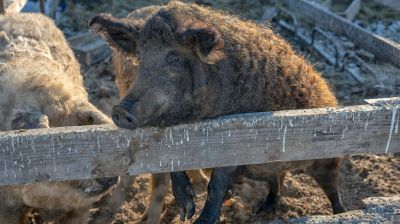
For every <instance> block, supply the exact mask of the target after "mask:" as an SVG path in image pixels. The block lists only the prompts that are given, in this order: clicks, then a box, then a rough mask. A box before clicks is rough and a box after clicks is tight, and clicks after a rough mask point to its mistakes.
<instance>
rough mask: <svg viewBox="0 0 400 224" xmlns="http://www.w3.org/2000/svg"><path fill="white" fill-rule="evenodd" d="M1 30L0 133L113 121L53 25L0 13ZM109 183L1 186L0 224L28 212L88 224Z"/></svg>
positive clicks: (30, 16)
mask: <svg viewBox="0 0 400 224" xmlns="http://www.w3.org/2000/svg"><path fill="white" fill-rule="evenodd" d="M0 30H1V31H0V42H1V43H2V44H1V45H0V130H1V131H6V130H12V129H20V128H23V129H30V128H48V127H60V126H78V125H91V124H111V123H112V121H111V119H110V118H108V117H107V116H106V115H104V114H103V113H101V112H100V111H99V110H98V109H97V108H96V107H95V106H93V105H92V104H91V103H90V102H89V100H88V94H87V92H86V90H85V88H84V86H83V79H82V75H81V73H80V66H79V63H78V62H77V61H76V59H75V56H74V54H73V52H72V50H71V49H70V48H69V46H68V43H67V41H66V40H65V38H64V35H63V34H62V32H61V31H60V30H59V29H58V28H57V27H56V26H55V24H54V22H53V21H51V20H50V19H48V18H47V17H45V16H43V15H41V14H22V13H21V14H19V13H18V14H11V13H10V14H7V15H0ZM110 181H111V182H107V180H104V179H97V180H95V179H92V180H82V181H65V182H48V183H46V182H43V183H31V184H25V185H18V186H4V187H0V201H1V203H0V223H10V224H14V223H25V222H26V221H27V219H26V213H27V212H30V211H34V212H38V213H39V214H40V216H41V217H48V218H49V219H51V220H53V221H59V222H61V223H86V221H87V216H88V214H89V213H88V212H89V209H90V208H91V205H92V204H93V203H94V202H95V201H97V200H99V199H100V198H101V197H102V196H103V195H105V194H107V193H108V192H109V191H110V190H111V189H112V188H111V187H110V186H111V185H113V184H115V179H110ZM58 219H62V220H58Z"/></svg>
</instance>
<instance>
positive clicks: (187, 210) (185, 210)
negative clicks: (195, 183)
mask: <svg viewBox="0 0 400 224" xmlns="http://www.w3.org/2000/svg"><path fill="white" fill-rule="evenodd" d="M185 192H186V193H185V194H183V195H180V196H179V197H178V198H179V199H178V198H176V203H177V204H178V208H179V216H180V219H181V221H185V219H191V218H192V217H193V215H194V212H195V211H196V204H195V202H194V198H195V194H194V191H193V188H192V187H191V185H190V186H188V187H187V188H186V190H185Z"/></svg>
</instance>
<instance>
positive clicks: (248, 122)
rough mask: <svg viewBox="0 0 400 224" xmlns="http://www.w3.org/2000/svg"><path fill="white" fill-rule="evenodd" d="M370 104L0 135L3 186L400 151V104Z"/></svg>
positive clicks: (397, 100)
mask: <svg viewBox="0 0 400 224" xmlns="http://www.w3.org/2000/svg"><path fill="white" fill-rule="evenodd" d="M368 102H369V104H368V105H359V106H348V107H340V108H322V109H309V110H291V111H277V112H263V113H251V114H240V115H231V116H226V117H222V118H218V119H215V120H206V121H203V122H199V123H193V124H183V125H178V126H173V127H167V128H152V127H149V128H143V129H137V130H133V131H130V130H123V129H118V128H116V127H113V126H86V127H63V128H52V129H37V130H23V131H12V132H0V185H9V184H20V183H27V182H33V181H40V180H69V179H83V178H92V177H105V176H115V175H120V174H124V173H129V174H132V175H133V174H140V173H155V172H170V171H178V170H188V169H199V168H206V167H222V166H234V165H244V164H259V163H265V162H271V161H291V160H306V159H320V158H331V157H338V156H343V155H353V154H365V153H375V154H382V153H393V152H400V147H399V143H400V134H399V132H398V126H399V114H400V113H398V110H397V109H398V106H399V103H400V98H388V99H379V100H372V101H368ZM399 110H400V109H399Z"/></svg>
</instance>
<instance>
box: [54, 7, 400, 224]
mask: <svg viewBox="0 0 400 224" xmlns="http://www.w3.org/2000/svg"><path fill="white" fill-rule="evenodd" d="M81 2H86V3H84V4H82V5H78V6H75V7H74V8H70V9H69V10H67V12H66V14H65V16H64V18H63V19H62V21H61V24H60V27H61V28H62V29H63V30H64V32H65V33H66V35H67V36H71V35H73V34H75V33H77V32H81V31H86V29H87V27H86V26H87V25H86V24H87V21H88V19H89V18H90V17H91V16H93V15H95V14H96V13H98V12H109V13H112V14H114V15H116V16H119V17H123V16H125V15H126V14H127V13H129V12H130V11H131V10H133V9H136V8H138V7H141V6H145V5H152V4H162V3H165V2H166V1H161V0H150V1H139V0H114V1H112V2H113V4H112V5H110V2H111V1H104V0H102V1H89V0H86V1H81ZM94 2H96V3H94ZM366 2H367V3H368V1H366ZM268 3H269V1H266V0H264V1H263V0H248V1H238V0H236V1H235V0H221V1H218V3H214V7H216V8H221V9H225V10H229V11H231V12H232V13H234V14H238V15H241V16H242V17H243V18H247V19H255V20H258V19H260V18H261V16H262V14H263V12H264V8H265V6H266V5H267V4H268ZM370 4H372V3H369V4H368V7H367V8H363V10H362V12H361V14H360V15H359V16H358V18H357V19H358V20H360V21H362V22H363V24H364V25H368V21H369V18H368V17H367V14H370V19H371V21H373V22H374V23H376V22H377V20H379V19H382V20H383V19H384V21H383V22H384V24H389V23H391V22H393V21H398V17H397V16H396V14H394V15H393V13H392V12H391V10H387V9H386V11H387V12H388V13H387V15H388V16H386V17H385V18H381V17H379V16H376V15H375V14H377V15H380V13H381V10H382V8H381V7H379V9H378V8H376V7H373V6H370ZM374 10H375V11H374ZM383 10H385V9H383ZM365 12H367V13H365ZM371 13H372V14H371ZM374 13H375V14H374ZM390 15H391V16H392V17H390ZM398 15H400V13H399V14H398ZM378 22H379V21H378ZM272 27H274V29H276V30H277V31H279V29H278V28H277V27H275V25H274V24H272ZM282 35H283V36H284V37H286V38H287V39H288V40H290V41H291V40H292V37H291V36H287V35H286V36H285V34H284V33H283V34H282ZM394 39H395V38H394ZM293 45H294V46H295V48H296V49H297V50H298V51H299V53H301V54H304V55H305V56H306V57H307V58H309V59H310V61H311V62H312V63H313V64H314V65H315V67H316V68H317V69H318V70H319V71H321V73H322V74H323V75H324V77H325V78H326V79H327V80H328V81H329V82H330V84H331V85H332V87H333V89H334V91H335V93H336V95H337V97H338V99H339V100H340V101H341V102H342V104H344V105H351V104H360V103H363V99H364V98H376V97H387V96H394V95H400V90H399V89H400V88H399V86H400V76H399V70H398V69H396V68H394V67H393V66H391V65H389V64H385V63H382V62H379V61H373V62H372V63H370V65H371V66H373V67H374V68H375V69H377V71H378V74H379V77H378V78H377V79H376V78H374V79H370V80H369V81H368V82H367V83H362V84H361V83H359V82H357V81H356V80H354V79H352V78H351V76H349V75H348V74H347V73H346V72H342V71H339V69H337V68H335V67H333V66H331V65H329V64H327V63H326V62H325V60H323V59H322V58H321V57H319V56H318V55H316V54H314V53H312V52H311V53H310V52H308V51H304V50H303V49H301V47H299V46H298V45H296V43H295V42H293ZM83 72H84V75H85V84H86V87H87V88H88V90H89V93H90V97H91V100H92V101H93V102H94V103H95V104H96V105H97V106H98V107H100V108H101V109H102V110H104V111H105V112H106V113H108V114H109V113H110V110H111V107H112V105H113V104H115V103H117V102H118V92H117V90H116V86H115V84H114V75H113V68H112V66H111V64H110V59H107V60H105V61H104V62H101V63H99V64H96V65H93V66H90V67H83ZM378 84H381V87H382V85H383V87H384V88H378V87H379V85H378ZM148 178H149V175H141V176H138V177H124V178H123V183H122V184H121V186H120V187H119V188H118V189H117V190H116V191H115V192H114V193H113V194H112V195H111V196H109V197H108V198H106V199H105V200H103V201H101V202H99V203H98V207H97V208H96V209H94V210H93V216H92V218H91V223H116V224H122V223H138V222H139V220H140V217H141V214H142V213H143V211H144V210H145V208H146V205H147V198H148V196H149V195H148V194H147V186H148ZM399 179H400V156H399V155H397V156H395V155H387V156H377V155H363V156H353V157H347V158H345V159H344V162H343V164H342V167H341V178H340V192H341V193H342V199H343V202H344V205H345V206H346V207H347V209H349V210H353V209H358V208H360V207H362V206H363V205H362V203H361V199H363V198H366V197H372V196H391V195H396V194H397V195H399V194H400V181H399ZM205 186H206V185H205V184H203V185H202V186H199V187H198V189H197V213H196V215H198V213H199V210H200V208H201V207H202V205H203V203H204V199H205V196H206V194H205V189H206V188H205ZM242 187H243V186H242ZM245 187H248V188H253V191H252V192H255V193H254V196H253V198H252V199H250V201H252V202H254V201H260V200H262V199H263V197H265V196H266V195H267V194H268V184H267V183H255V184H254V183H253V185H248V186H245ZM260 189H261V190H260ZM282 195H283V198H282V203H281V206H280V207H279V208H278V209H277V210H276V211H275V213H274V214H271V213H266V212H261V213H259V214H254V215H251V219H250V220H248V221H260V220H273V219H278V218H279V219H286V218H290V217H300V216H306V215H316V214H320V215H328V214H332V211H331V208H330V204H329V201H328V199H327V197H326V196H325V195H324V193H323V192H322V190H321V189H320V188H319V187H318V186H317V184H316V182H315V181H314V180H313V179H312V178H310V177H309V176H307V175H306V174H304V173H302V172H300V171H297V172H292V173H290V174H289V175H288V176H287V177H286V179H285V181H284V186H283V190H282ZM235 198H236V199H235ZM235 198H234V200H231V201H229V202H227V203H225V206H224V208H223V216H222V222H223V223H242V222H243V220H240V221H239V220H237V219H235V217H236V216H239V217H240V215H243V214H244V215H246V211H251V209H252V208H247V207H246V206H245V205H244V206H245V207H240V206H243V205H237V204H235V201H240V200H241V199H240V195H239V196H237V197H235ZM253 199H254V200H253ZM242 201H245V200H244V199H243V200H242ZM232 208H234V209H235V210H232ZM177 214H178V210H177V207H176V205H175V203H174V200H173V197H172V196H171V192H170V193H169V195H168V197H167V199H166V206H165V209H164V212H163V223H179V218H178V215H177ZM232 214H234V215H235V217H233V216H232Z"/></svg>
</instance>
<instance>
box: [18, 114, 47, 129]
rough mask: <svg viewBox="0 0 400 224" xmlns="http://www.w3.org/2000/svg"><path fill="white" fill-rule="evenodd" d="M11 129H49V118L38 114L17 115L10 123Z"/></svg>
mask: <svg viewBox="0 0 400 224" xmlns="http://www.w3.org/2000/svg"><path fill="white" fill-rule="evenodd" d="M11 128H12V129H13V130H19V129H36V128H50V124H49V118H48V117H47V116H46V115H44V114H42V113H39V112H24V113H17V114H16V117H15V119H14V120H13V121H12V122H11Z"/></svg>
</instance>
